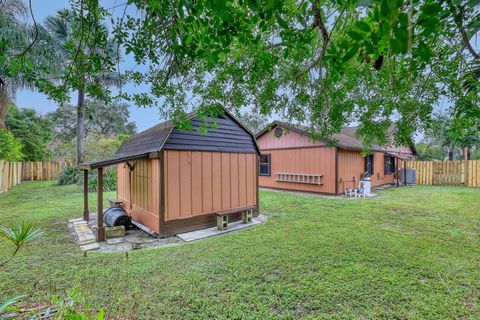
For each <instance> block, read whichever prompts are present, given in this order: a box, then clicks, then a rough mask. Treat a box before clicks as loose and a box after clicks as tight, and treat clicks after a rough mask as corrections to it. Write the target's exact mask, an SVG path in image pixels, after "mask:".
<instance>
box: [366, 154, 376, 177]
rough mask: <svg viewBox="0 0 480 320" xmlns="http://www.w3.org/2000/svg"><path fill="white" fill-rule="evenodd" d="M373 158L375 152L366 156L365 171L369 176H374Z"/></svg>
mask: <svg viewBox="0 0 480 320" xmlns="http://www.w3.org/2000/svg"><path fill="white" fill-rule="evenodd" d="M373 160H374V157H373V154H369V155H368V156H366V157H365V172H367V173H368V175H369V176H373Z"/></svg>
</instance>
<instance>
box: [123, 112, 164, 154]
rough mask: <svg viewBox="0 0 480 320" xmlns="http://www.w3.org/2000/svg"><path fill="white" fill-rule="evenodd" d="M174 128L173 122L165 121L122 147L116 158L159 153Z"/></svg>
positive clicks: (126, 142)
mask: <svg viewBox="0 0 480 320" xmlns="http://www.w3.org/2000/svg"><path fill="white" fill-rule="evenodd" d="M172 128H173V125H172V122H171V121H165V122H162V123H159V124H157V125H156V126H154V127H152V128H150V129H148V130H145V131H143V132H141V133H139V134H136V135H134V136H132V137H131V138H130V139H128V140H127V141H125V142H124V143H123V144H122V145H121V146H120V148H119V149H118V150H117V152H116V153H115V156H114V157H115V158H122V157H129V156H133V155H139V154H145V153H150V152H156V151H159V150H160V149H161V148H162V145H163V144H164V142H165V140H166V139H167V137H168V135H169V134H170V131H171V130H172Z"/></svg>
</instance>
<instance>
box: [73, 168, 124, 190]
mask: <svg viewBox="0 0 480 320" xmlns="http://www.w3.org/2000/svg"><path fill="white" fill-rule="evenodd" d="M81 183H83V176H82V182H81ZM88 190H89V191H97V171H96V170H93V171H90V173H89V175H88ZM115 190H117V170H116V169H115V168H112V167H108V168H105V169H104V172H103V191H115Z"/></svg>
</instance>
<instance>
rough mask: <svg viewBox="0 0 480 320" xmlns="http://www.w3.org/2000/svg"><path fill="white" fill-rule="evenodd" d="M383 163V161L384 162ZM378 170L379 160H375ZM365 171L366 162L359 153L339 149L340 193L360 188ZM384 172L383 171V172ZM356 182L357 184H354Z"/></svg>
mask: <svg viewBox="0 0 480 320" xmlns="http://www.w3.org/2000/svg"><path fill="white" fill-rule="evenodd" d="M382 161H383V160H382ZM374 162H375V164H374V166H375V167H374V169H375V170H376V169H377V159H376V158H375V160H374ZM364 171H365V160H364V157H362V155H361V154H360V152H359V151H351V150H344V149H338V191H339V192H344V191H345V189H346V188H349V189H351V188H354V187H358V183H359V181H360V175H361V174H362V172H364ZM382 172H383V171H382ZM353 180H355V183H354V182H353Z"/></svg>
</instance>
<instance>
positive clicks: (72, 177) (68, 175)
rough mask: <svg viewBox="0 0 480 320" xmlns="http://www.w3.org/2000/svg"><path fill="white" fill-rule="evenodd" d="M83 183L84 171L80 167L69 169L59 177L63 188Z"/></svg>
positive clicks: (59, 182)
mask: <svg viewBox="0 0 480 320" xmlns="http://www.w3.org/2000/svg"><path fill="white" fill-rule="evenodd" d="M82 181H83V170H82V169H80V168H79V167H67V168H65V169H64V170H63V171H62V173H61V174H60V176H59V177H58V184H59V185H61V186H64V185H68V184H78V183H80V182H82Z"/></svg>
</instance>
